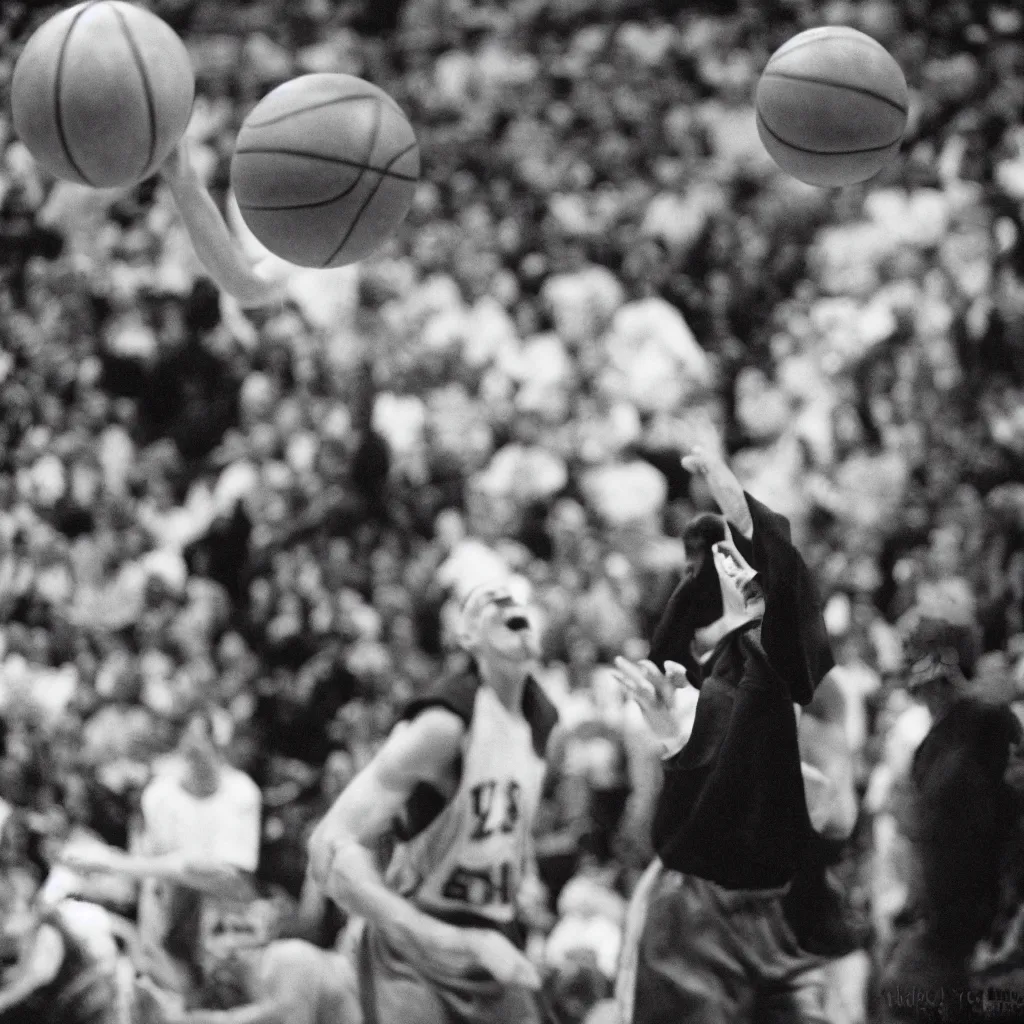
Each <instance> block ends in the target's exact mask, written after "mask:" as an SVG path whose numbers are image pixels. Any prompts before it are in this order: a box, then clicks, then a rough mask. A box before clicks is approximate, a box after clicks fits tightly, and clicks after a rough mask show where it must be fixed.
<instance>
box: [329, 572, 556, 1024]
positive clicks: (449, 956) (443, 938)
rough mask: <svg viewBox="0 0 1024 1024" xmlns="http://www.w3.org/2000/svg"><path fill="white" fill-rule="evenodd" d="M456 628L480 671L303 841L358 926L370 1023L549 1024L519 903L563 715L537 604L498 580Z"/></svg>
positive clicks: (411, 724) (366, 772) (428, 713)
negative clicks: (382, 865) (540, 678)
mask: <svg viewBox="0 0 1024 1024" xmlns="http://www.w3.org/2000/svg"><path fill="white" fill-rule="evenodd" d="M462 627H463V637H462V639H463V644H464V646H465V648H466V650H467V651H468V652H469V653H470V655H471V656H472V659H473V662H474V670H473V671H471V672H469V673H468V674H466V675H464V676H463V677H461V678H458V679H455V680H451V681H449V682H447V683H445V684H443V685H441V686H440V687H439V688H438V689H437V690H436V691H435V692H434V693H433V694H432V695H430V696H429V697H427V698H425V699H422V700H418V701H415V702H414V703H413V704H411V705H410V707H409V708H408V709H407V710H406V713H405V714H404V715H403V720H402V721H401V722H400V723H399V724H398V725H397V726H396V727H395V729H394V730H393V732H392V733H391V735H390V737H389V738H388V740H387V741H386V742H385V744H384V746H383V747H382V748H381V750H380V751H379V752H378V754H377V755H376V756H375V758H374V759H373V760H372V761H371V762H370V764H369V765H367V766H366V768H364V769H363V771H362V772H360V773H359V775H357V776H356V778H355V779H353V781H352V782H351V783H350V784H349V786H348V787H347V788H346V790H345V792H344V793H342V795H341V796H340V797H339V798H338V800H337V802H336V803H335V804H334V806H333V807H332V808H331V810H330V811H329V812H328V814H327V815H326V816H325V818H324V820H323V821H322V822H321V824H320V825H319V826H318V827H317V830H316V832H315V833H314V835H313V837H312V839H311V840H310V847H309V848H310V868H311V871H312V873H313V877H314V878H315V879H316V881H317V883H318V884H319V885H320V886H321V887H322V889H323V890H324V891H325V892H326V893H328V894H329V895H330V897H331V898H332V899H334V900H335V901H337V902H338V903H339V904H340V905H341V906H342V907H343V908H344V909H345V910H347V911H348V912H349V913H350V914H352V915H354V916H356V917H357V918H360V919H362V922H363V930H362V934H361V936H360V937H359V938H358V940H357V942H356V943H355V946H354V949H355V953H354V956H355V968H356V974H357V976H358V978H359V988H360V1002H361V1006H362V1016H363V1024H391V1022H393V1021H402V1022H403V1024H538V1022H539V1021H541V1020H542V1019H543V1017H542V1013H541V1010H540V1008H539V1004H538V1001H537V995H536V993H535V991H534V990H535V989H537V988H538V987H539V978H538V976H537V973H536V970H535V969H534V967H533V965H532V964H531V963H530V962H529V960H528V959H527V958H526V957H525V955H524V954H523V953H522V952H521V949H520V948H519V947H518V946H517V943H516V938H517V936H516V934H515V933H516V927H515V925H516V898H517V894H518V890H519V887H520V884H521V882H522V880H523V877H524V873H525V872H526V870H527V869H528V862H529V859H530V836H531V831H532V828H533V822H534V817H535V813H536V809H537V805H538V802H539V799H540V791H541V784H542V777H543V773H544V755H545V752H546V748H547V742H548V738H549V736H550V734H551V730H552V728H553V727H554V725H555V723H556V720H557V714H556V712H555V710H554V707H553V706H552V704H551V703H550V702H549V701H548V700H547V698H546V697H545V696H544V694H543V692H542V691H541V689H540V687H539V686H538V684H537V683H536V681H535V680H534V678H533V676H532V674H531V672H532V670H533V668H534V666H535V665H536V662H537V658H538V656H539V650H540V647H539V635H538V627H537V622H536V614H535V611H534V609H533V608H532V607H530V606H529V605H526V604H523V603H521V602H519V601H517V600H516V598H515V597H514V596H513V594H512V592H511V591H510V589H509V588H508V587H507V586H506V585H505V584H504V583H500V584H493V585H490V584H488V585H484V586H481V587H477V588H476V589H475V590H474V591H472V592H471V593H470V595H469V596H468V597H467V599H466V601H465V603H464V606H463V613H462ZM389 835H390V836H394V837H396V838H397V840H398V845H397V848H396V849H395V851H394V853H393V855H392V858H391V861H390V864H389V866H388V868H387V870H386V872H385V873H384V875H383V876H382V875H381V873H380V872H379V871H378V868H377V866H376V864H375V851H376V850H377V848H378V846H379V843H380V842H381V841H382V840H383V839H385V838H386V837H388V836H389Z"/></svg>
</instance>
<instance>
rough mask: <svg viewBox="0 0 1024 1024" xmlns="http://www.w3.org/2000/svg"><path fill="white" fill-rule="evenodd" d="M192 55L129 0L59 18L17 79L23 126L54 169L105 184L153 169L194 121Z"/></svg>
mask: <svg viewBox="0 0 1024 1024" xmlns="http://www.w3.org/2000/svg"><path fill="white" fill-rule="evenodd" d="M194 96H195V78H194V75H193V72H192V65H191V62H190V60H189V56H188V51H187V50H186V49H185V45H184V43H183V42H182V41H181V39H179V38H178V35H177V34H176V33H175V32H174V30H173V29H172V28H171V27H170V26H169V25H167V24H166V23H165V22H164V21H162V20H161V19H160V18H158V17H156V15H154V14H150V13H149V12H148V11H145V10H142V9H141V8H139V7H134V6H133V5H131V4H128V3H123V2H121V0H92V2H89V3H82V4H78V5H76V6H75V7H71V8H68V10H66V11H61V12H60V13H59V14H56V15H54V17H52V18H50V19H49V21H47V22H45V23H44V24H43V25H41V26H40V27H39V28H38V29H37V30H36V32H35V33H33V35H32V36H31V38H30V39H29V40H28V42H27V43H26V44H25V48H24V50H23V51H22V53H21V56H20V57H19V58H18V62H17V64H16V66H15V69H14V75H13V77H12V81H11V108H12V111H11V112H12V116H13V123H14V130H15V132H16V133H17V134H18V136H19V137H20V138H21V140H22V141H23V142H24V143H25V145H26V146H27V147H28V148H29V150H30V151H31V153H32V155H33V156H34V157H35V158H36V160H37V161H38V162H39V163H40V164H41V165H42V166H43V167H45V168H46V170H48V171H49V172H50V173H51V174H55V175H57V176H58V177H61V178H65V179H67V180H69V181H75V182H79V183H80V184H85V185H94V186H97V187H101V188H110V187H115V186H124V185H131V184H134V183H135V182H138V181H141V180H142V179H143V178H146V177H148V176H149V175H151V174H153V173H154V172H155V171H156V170H157V168H158V167H159V166H160V164H161V163H162V162H163V161H164V160H165V159H166V158H167V156H168V155H169V154H170V152H171V150H172V149H173V148H174V146H175V145H176V144H177V142H178V141H179V140H180V138H181V137H182V135H183V134H184V132H185V129H186V128H187V126H188V121H189V117H190V115H191V113H192V103H193V99H194Z"/></svg>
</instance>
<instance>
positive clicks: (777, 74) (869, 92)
mask: <svg viewBox="0 0 1024 1024" xmlns="http://www.w3.org/2000/svg"><path fill="white" fill-rule="evenodd" d="M761 77H762V78H783V79H785V80H786V81H787V82H810V83H811V84H812V85H829V86H832V88H834V89H846V90H847V91H848V92H855V93H859V94H860V95H862V96H870V97H871V98H872V99H875V100H878V101H879V102H881V103H886V104H888V105H889V106H890V107H892V108H893V109H894V110H898V111H899V112H900V113H901V114H903V115H904V116H906V113H907V108H906V107H901V106H900V105H899V104H898V103H897V102H896V101H895V100H893V99H890V98H889V97H888V96H883V95H882V94H881V93H880V92H875V91H874V90H873V89H867V88H865V87H864V86H863V85H847V84H846V83H845V82H830V81H829V80H828V79H827V78H819V77H818V76H816V75H794V74H791V73H790V72H788V71H770V70H769V71H765V73H764V74H763V75H762V76H761Z"/></svg>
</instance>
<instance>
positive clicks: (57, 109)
mask: <svg viewBox="0 0 1024 1024" xmlns="http://www.w3.org/2000/svg"><path fill="white" fill-rule="evenodd" d="M99 2H100V0H92V3H88V4H86V5H85V6H84V7H83V8H82V9H81V10H80V11H79V12H78V13H77V14H76V15H75V16H74V18H73V19H72V21H71V25H70V26H69V27H68V30H67V32H66V33H65V34H64V39H63V41H62V42H61V44H60V53H59V54H58V55H57V74H56V76H55V78H54V82H53V108H54V109H53V115H54V116H53V120H54V122H55V123H56V126H57V138H58V140H59V142H60V147H61V149H63V150H64V156H66V157H67V160H68V163H69V164H71V166H72V168H73V169H74V171H75V173H76V174H77V175H78V176H79V177H80V178H81V179H82V181H84V182H85V183H86V184H87V185H92V182H91V181H90V180H89V176H88V175H87V174H86V173H85V172H84V171H83V170H82V168H81V167H79V166H78V161H77V160H76V159H75V158H74V156H73V155H72V153H71V147H70V146H69V145H68V138H67V134H66V133H65V131H64V118H63V116H62V114H61V106H62V105H61V101H60V91H61V82H62V80H63V78H64V57H65V55H66V54H67V50H68V43H69V42H70V41H71V33H72V32H74V31H75V26H76V25H77V24H78V22H79V20H80V19H81V17H82V15H83V14H85V12H86V11H87V10H89V8H90V7H95V6H96V4H98V3H99Z"/></svg>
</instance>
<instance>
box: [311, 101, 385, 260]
mask: <svg viewBox="0 0 1024 1024" xmlns="http://www.w3.org/2000/svg"><path fill="white" fill-rule="evenodd" d="M376 113H377V116H376V118H375V119H374V122H373V131H372V132H371V133H370V144H369V145H368V146H367V147H366V159H367V160H369V159H370V158H371V157H372V156H373V151H374V150H375V149H376V148H377V136H378V135H380V125H381V122H382V121H383V120H384V116H383V114H382V113H381V108H380V104H379V103H378V104H377V111H376ZM394 159H397V157H395V158H394ZM394 159H393V160H391V161H390V162H389V163H388V164H387V165H386V166H389V167H390V166H391V164H392V163H394ZM365 173H366V171H365V170H363V171H360V172H359V177H358V178H356V182H357V183H358V182H360V181H362V179H363V175H364V174H365ZM383 180H384V175H383V174H382V175H380V176H379V177H378V178H377V180H376V181H375V182H374V183H373V188H372V189H370V194H369V195H368V196H367V197H366V198H365V199H364V200H363V201H362V203H361V204H360V206H359V209H358V210H356V215H355V216H354V217H353V218H352V220H350V221H349V225H348V230H347V231H346V232H345V234H344V237H343V238H342V239H341V241H340V242H339V243H338V247H337V248H336V249H335V250H334V251H333V252H332V253H331V254H330V256H328V257H327V259H325V260H324V262H323V266H324V267H328V266H330V265H331V263H333V262H334V260H335V259H336V258H337V255H338V253H339V252H341V250H342V249H344V248H345V244H346V243H347V242H348V240H349V239H350V238H351V237H352V232H353V231H355V229H356V225H357V224H358V223H359V218H360V217H362V215H363V213H364V212H365V210H366V208H367V207H368V206H369V205H370V203H371V202H373V197H374V196H375V195H376V194H377V190H378V189H379V188H380V183H381V182H382V181H383Z"/></svg>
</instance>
